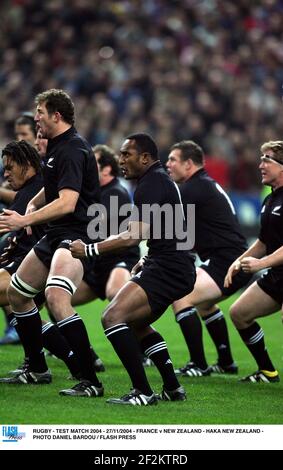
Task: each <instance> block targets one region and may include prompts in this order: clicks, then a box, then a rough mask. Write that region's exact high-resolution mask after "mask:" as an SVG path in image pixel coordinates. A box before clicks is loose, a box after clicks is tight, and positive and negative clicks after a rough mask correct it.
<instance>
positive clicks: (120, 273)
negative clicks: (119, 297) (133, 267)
mask: <svg viewBox="0 0 283 470" xmlns="http://www.w3.org/2000/svg"><path fill="white" fill-rule="evenodd" d="M130 279H131V275H130V273H129V271H128V270H127V269H125V268H114V269H112V271H111V273H110V275H109V278H108V281H107V284H106V288H105V292H106V297H107V299H112V298H113V297H114V296H115V295H116V294H117V292H118V291H119V290H120V289H121V288H122V287H123V286H124V285H125V284H126V282H128V281H129V280H130Z"/></svg>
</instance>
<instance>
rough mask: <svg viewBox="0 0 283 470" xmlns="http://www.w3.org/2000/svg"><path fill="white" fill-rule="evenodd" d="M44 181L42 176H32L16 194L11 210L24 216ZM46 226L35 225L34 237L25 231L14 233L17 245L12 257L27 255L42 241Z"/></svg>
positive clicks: (33, 229) (33, 227)
mask: <svg viewBox="0 0 283 470" xmlns="http://www.w3.org/2000/svg"><path fill="white" fill-rule="evenodd" d="M42 187H43V179H42V177H41V175H34V176H32V177H31V178H30V179H29V180H28V181H26V183H25V184H24V185H23V186H22V187H21V189H19V191H18V192H17V194H16V197H15V199H14V201H13V204H12V205H11V206H10V207H9V209H11V210H13V211H16V212H18V213H19V214H21V215H24V214H25V212H26V207H27V204H28V203H29V201H30V200H31V199H32V198H33V197H34V196H35V195H36V194H37V193H38V192H39V191H40V190H41V189H42ZM45 227H46V225H43V224H42V225H33V226H32V235H27V232H26V230H25V229H21V230H18V231H17V232H13V235H11V236H14V235H15V236H16V241H17V245H16V247H15V250H13V252H12V253H11V257H12V258H15V257H19V256H24V255H26V254H27V253H28V252H29V251H30V250H31V249H32V248H33V246H34V245H35V244H36V243H37V242H38V240H40V239H41V238H42V237H43V235H44V233H45V232H44V228H45Z"/></svg>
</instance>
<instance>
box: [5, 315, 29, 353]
mask: <svg viewBox="0 0 283 470" xmlns="http://www.w3.org/2000/svg"><path fill="white" fill-rule="evenodd" d="M8 321H9V324H10V326H13V327H14V328H15V330H16V332H17V333H18V335H19V338H20V340H21V343H22V346H23V348H24V354H25V360H26V359H28V352H27V351H26V349H25V345H24V344H23V341H22V338H21V332H20V330H19V327H18V322H17V319H16V318H15V315H14V314H13V313H9V314H8Z"/></svg>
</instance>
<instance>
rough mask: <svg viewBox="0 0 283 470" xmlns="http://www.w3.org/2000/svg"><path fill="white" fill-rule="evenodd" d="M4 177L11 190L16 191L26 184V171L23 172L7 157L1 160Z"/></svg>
mask: <svg viewBox="0 0 283 470" xmlns="http://www.w3.org/2000/svg"><path fill="white" fill-rule="evenodd" d="M3 166H4V177H5V178H6V179H7V181H8V183H9V184H10V186H11V188H12V189H13V190H14V191H18V190H19V189H20V188H21V187H22V186H23V184H24V183H25V182H26V173H27V172H26V170H24V169H23V168H22V167H21V166H20V165H19V164H18V163H16V162H14V161H13V159H12V158H11V157H9V156H6V155H5V156H4V158H3Z"/></svg>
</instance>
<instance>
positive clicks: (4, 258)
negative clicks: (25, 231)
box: [0, 237, 17, 266]
mask: <svg viewBox="0 0 283 470" xmlns="http://www.w3.org/2000/svg"><path fill="white" fill-rule="evenodd" d="M7 241H8V242H9V245H8V246H6V248H4V250H3V253H2V254H1V256H0V264H1V265H2V266H5V265H6V264H7V263H9V262H10V261H11V256H12V255H13V251H14V250H15V248H16V246H17V238H16V237H13V238H12V237H8V239H7Z"/></svg>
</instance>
